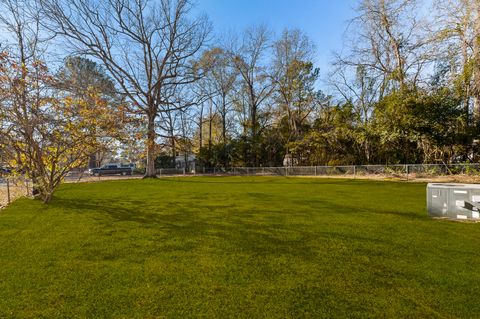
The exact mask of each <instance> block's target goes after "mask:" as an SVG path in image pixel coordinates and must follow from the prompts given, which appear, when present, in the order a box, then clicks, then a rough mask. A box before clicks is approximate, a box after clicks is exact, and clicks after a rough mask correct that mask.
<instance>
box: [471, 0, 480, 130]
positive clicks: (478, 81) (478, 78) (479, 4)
mask: <svg viewBox="0 0 480 319" xmlns="http://www.w3.org/2000/svg"><path fill="white" fill-rule="evenodd" d="M473 50H474V52H473V54H474V56H473V59H474V61H473V87H474V89H473V118H474V122H475V124H476V125H478V124H479V123H480V0H475V36H474V40H473Z"/></svg>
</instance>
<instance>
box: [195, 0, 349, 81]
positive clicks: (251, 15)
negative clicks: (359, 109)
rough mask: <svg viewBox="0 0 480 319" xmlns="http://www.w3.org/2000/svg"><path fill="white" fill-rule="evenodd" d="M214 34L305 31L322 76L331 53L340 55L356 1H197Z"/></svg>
mask: <svg viewBox="0 0 480 319" xmlns="http://www.w3.org/2000/svg"><path fill="white" fill-rule="evenodd" d="M196 2H197V9H198V10H200V11H201V12H204V13H206V14H207V15H208V16H209V18H210V20H211V21H212V23H213V25H214V28H215V32H221V31H222V30H226V31H228V30H234V31H238V32H240V31H242V30H243V29H244V28H245V27H247V26H249V25H252V24H266V25H267V26H269V27H270V28H271V29H272V30H274V31H275V32H276V33H277V34H279V33H280V32H281V31H282V30H283V29H284V28H299V29H302V30H303V31H305V32H306V33H307V34H308V35H309V37H310V38H311V39H312V40H313V42H314V43H315V45H316V47H317V59H316V63H317V64H318V66H320V68H321V73H322V75H323V76H325V75H326V72H327V71H328V64H329V61H331V57H332V51H341V49H342V46H343V34H344V32H345V28H346V27H347V21H348V20H349V19H351V18H353V17H354V15H355V13H354V10H353V8H354V7H355V5H356V3H358V1H357V0H196Z"/></svg>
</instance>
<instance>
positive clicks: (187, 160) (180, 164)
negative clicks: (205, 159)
mask: <svg viewBox="0 0 480 319" xmlns="http://www.w3.org/2000/svg"><path fill="white" fill-rule="evenodd" d="M196 163H197V157H196V156H195V155H193V154H189V155H187V156H185V155H178V156H177V157H175V168H177V169H184V168H185V169H186V170H187V171H189V172H192V171H195V167H196Z"/></svg>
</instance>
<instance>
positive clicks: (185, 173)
mask: <svg viewBox="0 0 480 319" xmlns="http://www.w3.org/2000/svg"><path fill="white" fill-rule="evenodd" d="M185 174H186V172H185V168H183V175H184V176H185Z"/></svg>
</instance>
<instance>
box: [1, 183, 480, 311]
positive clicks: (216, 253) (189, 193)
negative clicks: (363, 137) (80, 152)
mask: <svg viewBox="0 0 480 319" xmlns="http://www.w3.org/2000/svg"><path fill="white" fill-rule="evenodd" d="M479 241H480V224H467V223H456V222H448V221H439V220H432V219H429V218H428V217H427V214H426V208H425V184H412V183H401V182H373V181H359V180H356V181H354V180H333V179H332V180H330V179H306V178H305V179H302V178H281V177H278V178H273V177H264V178H262V177H258V178H254V177H245V178H241V177H231V178H223V177H218V178H207V177H198V178H178V179H160V180H132V181H112V182H101V183H92V184H67V185H63V186H62V187H61V188H60V190H59V191H58V192H57V193H56V196H55V199H54V201H53V202H52V203H51V204H50V205H48V206H46V205H44V204H42V203H40V202H37V201H32V200H27V199H22V200H19V201H17V202H15V203H14V204H13V205H12V206H10V207H9V208H7V209H6V210H4V211H2V212H0V317H2V318H3V317H7V318H8V317H16V318H42V317H43V318H55V317H63V318H110V317H111V318H189V317H195V318H198V317H203V318H304V317H311V318H336V317H338V318H345V317H349V318H375V317H377V318H387V317H389V318H402V317H409V318H454V317H461V318H479V317H480V302H479V301H480V253H479V251H480V250H479Z"/></svg>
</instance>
